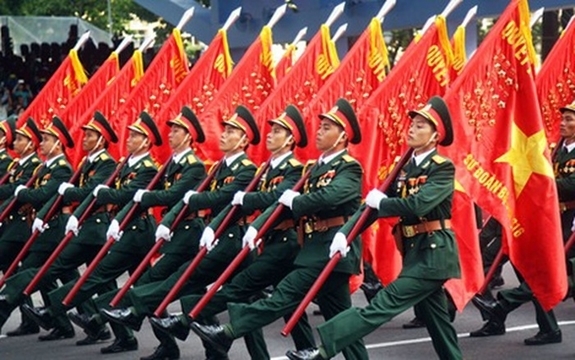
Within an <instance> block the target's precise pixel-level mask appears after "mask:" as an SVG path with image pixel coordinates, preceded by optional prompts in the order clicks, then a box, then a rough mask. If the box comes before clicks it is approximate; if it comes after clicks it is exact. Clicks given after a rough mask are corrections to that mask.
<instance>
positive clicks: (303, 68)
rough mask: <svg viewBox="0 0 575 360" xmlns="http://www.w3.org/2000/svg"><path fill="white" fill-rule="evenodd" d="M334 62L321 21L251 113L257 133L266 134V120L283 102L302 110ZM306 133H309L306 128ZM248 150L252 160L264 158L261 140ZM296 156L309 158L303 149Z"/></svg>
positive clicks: (331, 45) (326, 29)
mask: <svg viewBox="0 0 575 360" xmlns="http://www.w3.org/2000/svg"><path fill="white" fill-rule="evenodd" d="M338 65H339V59H338V57H337V51H336V48H335V44H334V43H333V41H331V37H330V35H329V27H328V26H327V25H325V24H324V25H321V27H320V30H319V31H318V32H317V34H316V35H315V36H314V37H313V38H312V39H311V41H310V42H309V44H308V46H307V47H306V49H305V51H304V53H303V54H302V55H301V56H300V57H299V59H298V60H297V61H296V63H295V64H294V65H293V67H292V68H291V70H290V71H289V73H287V74H286V76H285V77H284V78H283V79H282V81H281V82H280V83H278V84H277V86H276V87H275V89H273V91H272V93H271V94H270V96H268V97H267V99H265V101H264V102H263V103H262V104H261V107H260V109H259V110H258V112H257V113H256V114H255V117H256V122H257V123H258V128H259V129H260V132H261V133H262V134H266V133H267V132H268V131H269V129H270V125H269V124H268V122H267V121H268V120H269V119H272V118H275V117H277V116H278V115H280V114H281V113H282V112H283V111H284V109H285V108H286V106H287V105H289V104H294V105H296V106H297V107H298V108H299V109H303V108H304V107H305V106H306V105H307V104H308V103H309V102H310V101H311V100H312V98H313V97H314V96H315V95H316V94H317V93H318V91H319V89H320V88H321V87H322V85H323V84H324V83H325V81H326V80H327V79H328V78H329V76H330V75H331V74H333V72H334V71H335V69H336V68H337V66H338ZM332 106H333V104H332ZM314 130H315V129H314ZM308 133H309V134H312V133H311V132H309V130H308ZM251 151H252V152H251V154H252V159H253V160H254V161H256V162H261V161H265V160H267V159H266V158H264V157H265V156H267V155H266V154H267V153H268V152H267V151H266V150H265V142H262V143H261V144H260V145H259V146H258V147H254V148H252V150H251ZM302 155H303V156H302ZM298 158H299V159H300V160H307V159H309V157H308V155H307V154H306V152H305V151H301V153H300V154H299V155H298Z"/></svg>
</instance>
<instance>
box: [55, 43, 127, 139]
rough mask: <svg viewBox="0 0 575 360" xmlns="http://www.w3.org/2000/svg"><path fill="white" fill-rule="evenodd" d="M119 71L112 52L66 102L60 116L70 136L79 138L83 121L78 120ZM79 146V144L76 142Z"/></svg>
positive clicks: (116, 56) (116, 60)
mask: <svg viewBox="0 0 575 360" xmlns="http://www.w3.org/2000/svg"><path fill="white" fill-rule="evenodd" d="M119 71H120V64H119V61H118V54H117V53H116V52H112V53H111V54H110V56H109V57H108V59H106V61H104V63H103V64H102V65H100V67H99V68H98V71H96V73H95V74H94V75H92V77H90V80H89V81H88V83H87V84H86V86H84V87H83V88H82V91H81V92H80V94H78V96H76V97H74V98H73V99H72V101H70V103H69V104H68V106H67V107H66V109H64V111H62V113H61V114H60V118H61V119H62V121H63V122H64V124H65V125H66V127H67V128H68V132H69V133H70V135H72V138H75V139H79V138H81V137H82V135H81V132H80V130H81V127H82V125H84V123H82V122H80V121H79V120H80V119H81V117H82V115H83V114H84V113H85V112H86V110H88V109H89V108H90V106H92V105H93V104H94V102H95V101H96V99H97V98H98V96H100V94H101V93H102V92H103V91H104V89H106V86H108V84H109V83H110V81H112V80H113V79H114V77H115V76H116V75H117V74H118V72H119ZM76 145H77V146H80V144H76Z"/></svg>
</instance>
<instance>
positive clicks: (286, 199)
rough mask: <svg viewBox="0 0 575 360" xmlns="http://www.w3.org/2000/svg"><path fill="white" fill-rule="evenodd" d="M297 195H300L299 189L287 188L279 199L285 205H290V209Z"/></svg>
mask: <svg viewBox="0 0 575 360" xmlns="http://www.w3.org/2000/svg"><path fill="white" fill-rule="evenodd" d="M296 196H300V193H298V192H297V191H293V190H286V191H284V193H283V194H282V195H281V196H280V198H279V199H278V201H279V202H280V204H284V205H285V206H287V207H289V208H290V209H291V208H292V203H293V199H294V198H295V197H296Z"/></svg>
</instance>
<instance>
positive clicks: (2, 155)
mask: <svg viewBox="0 0 575 360" xmlns="http://www.w3.org/2000/svg"><path fill="white" fill-rule="evenodd" d="M7 157H8V154H6V153H2V154H0V160H4V159H6V158H7Z"/></svg>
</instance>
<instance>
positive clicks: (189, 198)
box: [101, 106, 260, 359]
mask: <svg viewBox="0 0 575 360" xmlns="http://www.w3.org/2000/svg"><path fill="white" fill-rule="evenodd" d="M223 125H224V131H223V132H222V135H221V136H220V143H219V146H220V150H221V151H222V152H223V153H224V159H223V160H222V163H221V166H220V163H219V162H218V163H215V164H214V165H213V166H212V168H211V169H210V173H211V172H213V171H216V173H215V175H214V178H213V180H212V182H211V184H210V191H203V192H201V193H196V192H195V191H193V190H190V191H188V192H187V193H186V195H185V196H184V198H183V200H182V201H180V202H179V203H178V205H176V206H175V207H174V208H173V209H171V210H170V212H168V213H167V214H166V216H164V219H163V220H162V222H161V224H160V226H159V227H158V233H157V235H156V236H157V237H164V238H165V237H168V238H169V237H170V236H172V235H171V233H170V231H169V229H170V227H171V224H172V222H173V221H174V218H175V217H176V215H177V214H178V213H179V212H180V210H181V209H182V208H184V207H187V208H189V211H201V210H207V209H211V213H212V214H213V215H215V214H219V213H220V212H221V211H222V210H223V209H224V208H225V207H226V205H228V204H229V203H230V201H231V200H232V198H233V196H234V194H235V193H236V192H237V191H239V190H243V189H244V188H245V187H246V186H247V185H248V184H249V182H250V180H251V179H252V178H253V177H254V174H255V171H256V167H255V165H254V164H253V163H252V162H251V161H250V160H249V159H248V157H247V155H246V154H245V149H246V148H247V147H248V145H249V144H254V145H256V144H258V143H259V141H260V135H259V131H258V129H257V126H256V124H255V121H254V119H253V116H252V114H251V113H250V111H249V110H248V109H247V108H245V107H243V106H239V107H238V108H237V109H236V112H235V114H234V115H233V116H232V117H231V118H229V119H227V120H225V121H223ZM244 221H245V220H244V219H241V220H240V221H237V222H236V223H234V224H232V225H230V226H229V227H228V228H227V229H226V231H225V232H224V233H223V235H222V236H221V243H220V244H219V245H218V246H216V247H215V248H213V250H212V245H211V244H209V243H207V241H206V238H205V237H204V236H203V235H202V237H201V238H200V241H199V243H200V246H207V247H208V249H210V250H212V251H210V252H209V253H208V254H207V255H206V256H205V257H204V258H203V259H202V261H201V262H200V264H199V266H198V267H197V269H196V270H195V272H194V273H193V275H192V276H191V277H190V279H188V281H187V282H186V285H185V286H184V287H183V289H182V290H181V292H180V296H181V295H185V294H195V293H200V292H203V291H205V287H206V286H207V285H209V284H210V283H212V282H214V281H215V280H216V279H217V277H218V276H219V275H220V274H221V273H222V271H224V270H225V268H226V267H227V266H228V264H229V263H230V262H231V261H232V259H233V258H234V257H235V255H236V254H237V253H238V251H239V250H240V248H241V245H242V239H241V238H242V235H243V234H244V228H243V223H244ZM189 264H190V261H188V262H186V263H185V264H183V265H182V266H181V267H180V268H179V269H178V271H176V272H175V273H174V274H172V275H171V276H169V277H168V278H167V279H165V280H164V281H156V282H153V283H150V284H146V285H142V286H138V287H135V288H133V289H131V290H130V291H128V292H127V293H126V296H125V297H124V302H123V303H122V307H121V308H118V309H114V310H106V309H103V310H102V311H101V314H102V315H104V316H105V317H106V318H107V319H108V320H109V321H112V322H118V323H120V324H124V325H127V326H129V327H131V328H132V329H134V330H139V329H140V327H141V325H142V321H143V320H144V318H145V316H147V315H151V314H152V313H153V312H154V310H155V309H156V308H157V307H158V305H160V303H161V302H162V300H164V298H165V297H166V295H167V294H168V293H169V291H170V290H171V289H172V287H173V286H174V284H175V283H176V282H177V281H178V279H179V278H180V276H181V275H182V273H183V272H184V271H185V269H186V268H187V267H188V265H189ZM160 350H162V349H160ZM170 350H172V351H171V352H169V356H168V357H169V358H174V357H175V355H176V352H175V351H174V350H173V348H171V349H170ZM207 350H208V351H206V356H207V357H208V358H210V359H216V358H217V359H226V358H227V355H226V353H225V352H224V353H219V354H214V353H213V352H212V350H211V349H210V348H207Z"/></svg>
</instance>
